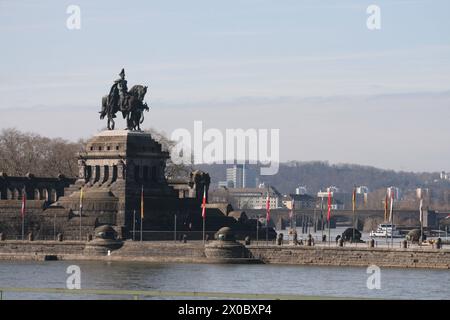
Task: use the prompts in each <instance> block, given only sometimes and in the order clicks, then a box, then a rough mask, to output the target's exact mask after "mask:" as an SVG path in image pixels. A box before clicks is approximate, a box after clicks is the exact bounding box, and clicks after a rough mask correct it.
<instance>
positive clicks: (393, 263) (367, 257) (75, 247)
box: [0, 241, 450, 269]
mask: <svg viewBox="0 0 450 320" xmlns="http://www.w3.org/2000/svg"><path fill="white" fill-rule="evenodd" d="M89 244H92V242H89ZM85 245H86V243H80V242H76V241H63V242H57V241H32V242H29V241H0V260H43V259H44V257H45V256H52V255H53V256H55V257H56V258H57V259H61V260H115V261H146V262H157V263H169V262H171V263H174V262H175V263H176V262H188V263H223V261H222V260H223V259H221V257H216V256H213V257H207V255H205V247H204V246H203V243H202V242H201V241H192V242H188V243H174V242H169V241H165V242H164V241H151V242H150V241H147V242H145V241H144V242H139V241H125V242H124V243H123V245H122V246H121V247H120V248H119V249H117V250H111V255H110V256H107V255H98V256H93V255H86V251H85ZM245 252H246V254H247V255H248V256H247V257H245V258H248V259H247V260H248V261H249V262H250V261H253V263H254V261H255V260H254V259H259V260H260V261H261V262H262V263H268V264H269V263H270V264H291V265H320V266H343V267H345V266H356V267H367V266H369V265H377V266H379V267H397V268H428V269H450V250H449V249H440V250H437V249H429V248H427V249H422V250H420V249H387V248H363V247H360V248H349V247H343V248H341V247H308V246H296V247H293V246H283V247H279V246H273V245H270V246H264V245H262V246H254V245H250V246H246V250H245ZM252 259H253V260H252ZM228 260H230V259H228ZM237 260H242V259H237Z"/></svg>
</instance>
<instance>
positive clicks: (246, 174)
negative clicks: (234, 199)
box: [226, 164, 256, 188]
mask: <svg viewBox="0 0 450 320" xmlns="http://www.w3.org/2000/svg"><path fill="white" fill-rule="evenodd" d="M226 181H227V182H230V181H231V182H232V185H233V187H234V188H255V187H256V171H255V169H254V168H252V167H249V166H248V165H246V164H235V165H233V167H231V168H227V180H226Z"/></svg>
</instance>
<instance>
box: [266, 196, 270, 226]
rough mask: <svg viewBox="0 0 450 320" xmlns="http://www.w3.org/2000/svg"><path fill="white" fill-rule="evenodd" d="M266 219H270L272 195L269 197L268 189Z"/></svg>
mask: <svg viewBox="0 0 450 320" xmlns="http://www.w3.org/2000/svg"><path fill="white" fill-rule="evenodd" d="M266 220H267V222H269V221H270V197H269V191H267V197H266Z"/></svg>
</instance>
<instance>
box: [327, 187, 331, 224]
mask: <svg viewBox="0 0 450 320" xmlns="http://www.w3.org/2000/svg"><path fill="white" fill-rule="evenodd" d="M330 219H331V191H330V190H328V214H327V221H330Z"/></svg>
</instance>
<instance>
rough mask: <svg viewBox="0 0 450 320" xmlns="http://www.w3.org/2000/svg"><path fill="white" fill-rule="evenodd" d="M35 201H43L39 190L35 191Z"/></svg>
mask: <svg viewBox="0 0 450 320" xmlns="http://www.w3.org/2000/svg"><path fill="white" fill-rule="evenodd" d="M33 199H34V200H41V192H40V191H39V189H34V196H33Z"/></svg>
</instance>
